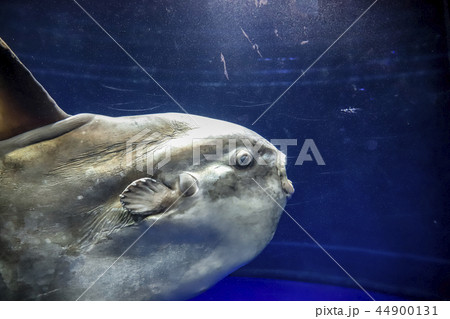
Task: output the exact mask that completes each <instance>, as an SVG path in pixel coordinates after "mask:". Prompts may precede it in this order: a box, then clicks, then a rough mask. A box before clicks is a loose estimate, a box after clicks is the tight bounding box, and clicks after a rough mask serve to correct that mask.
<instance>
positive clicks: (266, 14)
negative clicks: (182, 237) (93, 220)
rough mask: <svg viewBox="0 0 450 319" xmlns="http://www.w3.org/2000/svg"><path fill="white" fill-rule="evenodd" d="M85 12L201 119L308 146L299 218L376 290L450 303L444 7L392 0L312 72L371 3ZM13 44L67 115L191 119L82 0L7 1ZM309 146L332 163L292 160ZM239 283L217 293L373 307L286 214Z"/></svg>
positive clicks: (2, 31)
mask: <svg viewBox="0 0 450 319" xmlns="http://www.w3.org/2000/svg"><path fill="white" fill-rule="evenodd" d="M272 2H273V3H272ZM79 3H80V4H81V5H82V6H83V7H85V9H86V10H87V11H88V12H89V13H90V14H91V15H92V16H93V17H95V18H96V19H97V21H98V22H99V23H100V24H101V25H102V26H103V27H104V28H105V29H106V30H107V31H108V32H110V34H111V35H112V36H113V37H114V38H115V39H116V40H117V42H118V43H120V44H121V45H122V46H123V47H124V48H126V50H128V52H129V53H130V55H132V56H133V57H134V58H135V59H136V61H138V62H139V63H140V64H141V65H142V66H143V67H144V68H145V69H146V70H147V71H148V72H149V73H150V74H151V75H152V76H153V77H154V78H155V79H157V80H158V81H159V82H160V84H161V85H162V86H163V87H164V88H165V89H166V90H167V91H168V92H170V94H171V95H172V96H173V97H174V98H175V99H176V100H177V102H179V103H180V104H181V105H182V106H183V107H184V108H185V109H186V110H187V111H188V112H190V113H193V114H199V115H204V116H210V117H214V118H219V119H223V120H227V121H231V122H234V123H238V124H241V125H244V126H246V127H249V128H251V129H253V130H255V131H256V132H258V133H260V134H261V135H263V136H264V137H266V138H267V139H274V138H277V139H281V138H284V139H286V138H288V139H297V144H298V145H297V146H291V147H289V148H288V176H289V178H290V179H291V180H292V181H293V183H294V187H295V189H296V193H295V194H294V196H293V198H292V199H291V200H290V201H289V202H288V204H287V206H286V210H287V211H288V212H289V213H290V214H291V215H292V217H294V218H295V219H296V221H297V222H298V223H299V224H300V225H301V226H302V227H303V228H304V229H305V230H307V231H308V233H309V234H310V235H311V236H312V237H314V238H315V239H316V240H317V242H319V243H320V244H321V245H322V246H323V248H324V249H325V250H326V251H327V252H328V253H329V254H330V255H331V256H333V258H334V259H335V260H336V261H337V262H338V263H339V264H340V265H341V266H342V267H343V268H344V269H345V270H346V271H347V272H348V273H349V274H351V276H352V277H353V278H355V279H356V280H357V281H358V283H360V284H361V285H362V286H363V287H365V288H366V289H367V290H370V291H373V292H374V293H376V292H378V293H384V294H387V295H388V296H397V297H392V298H405V299H413V300H414V299H449V298H450V251H449V247H450V243H449V235H450V231H449V226H450V218H449V217H448V216H450V215H449V196H448V191H447V189H448V184H449V183H448V182H449V149H450V148H449V146H450V145H449V134H450V129H449V123H450V121H449V120H450V117H449V108H448V106H449V105H450V103H449V100H450V99H449V92H450V85H449V83H450V81H449V69H450V68H449V50H448V42H447V40H446V37H448V33H447V32H448V25H450V24H449V23H448V21H447V29H446V21H445V20H446V17H445V14H444V13H445V10H444V8H443V4H442V2H441V1H426V2H425V1H418V0H417V1H415V0H411V1H379V2H378V3H376V4H375V5H374V6H373V8H371V9H370V10H369V11H368V12H367V13H366V14H365V15H364V16H363V17H362V18H361V19H360V20H359V21H358V22H357V23H356V24H355V26H354V27H353V28H351V29H350V30H349V31H348V32H347V33H346V34H345V35H343V36H342V38H340V40H339V41H338V42H336V44H335V45H334V46H333V47H332V48H330V50H329V51H327V52H326V54H324V55H323V57H321V58H320V59H319V60H318V61H317V63H315V64H314V65H313V66H312V67H311V68H309V67H310V66H311V64H312V63H313V62H314V61H315V60H316V59H317V58H318V57H319V56H320V55H321V54H322V53H323V52H324V51H325V50H326V49H327V48H328V47H329V46H330V44H332V43H333V42H334V41H335V40H336V39H337V38H338V37H339V36H340V35H342V33H343V32H344V31H345V30H346V29H347V28H348V26H350V25H351V23H352V22H354V21H355V19H356V18H357V17H358V16H359V15H360V14H361V13H362V12H363V11H364V10H365V9H367V8H368V7H369V5H370V4H371V3H372V1H359V0H358V1H357V0H350V1H345V2H342V3H341V2H338V1H313V0H297V1H287V0H286V1H277V2H275V1H270V0H269V1H268V4H267V5H262V6H261V7H257V6H255V3H254V1H242V2H239V3H237V2H234V1H219V0H210V1H194V0H191V1H163V0H161V1H146V0H132V1H127V2H123V1H104V0H99V1H87V0H80V1H79ZM447 20H448V16H447ZM244 33H245V34H244ZM245 35H247V37H248V39H247V38H246V36H245ZM0 36H1V37H2V38H3V39H4V40H5V41H6V42H7V43H8V44H9V45H10V46H11V47H12V48H13V50H14V51H15V52H16V53H17V54H18V56H19V57H20V58H21V60H22V61H23V62H24V63H25V64H26V65H27V66H28V67H29V68H30V70H31V71H32V72H33V74H34V75H35V76H36V78H37V79H38V80H39V81H40V82H41V83H42V84H43V85H44V87H46V88H47V90H48V91H49V92H50V94H51V95H52V96H53V97H54V99H55V100H56V101H57V102H58V104H59V105H60V106H61V107H62V108H63V109H64V110H65V111H66V112H68V113H71V114H76V113H81V112H91V113H100V114H105V115H110V116H124V115H135V114H146V113H157V112H181V110H180V108H179V106H177V105H176V104H175V103H174V102H173V100H172V99H171V98H169V97H168V96H167V95H166V94H165V93H164V92H162V91H161V89H160V88H159V87H158V86H157V85H156V84H155V83H154V82H153V81H152V80H151V79H150V78H149V77H148V76H147V75H146V74H145V73H144V72H142V70H141V69H140V68H139V67H138V66H137V65H136V64H135V63H134V62H133V61H131V60H130V58H129V57H128V56H127V55H126V54H124V52H122V51H121V50H120V48H119V47H118V46H117V44H116V43H114V42H113V41H112V40H111V39H110V38H109V37H108V36H107V35H105V33H104V32H103V31H102V30H100V29H99V27H98V26H97V25H96V24H95V23H94V22H93V21H92V20H91V19H90V18H89V17H88V16H87V15H86V14H85V13H84V12H83V11H81V10H80V8H79V7H78V6H76V5H75V4H74V3H73V2H72V1H69V0H67V1H56V0H55V1H51V0H43V1H39V2H36V1H31V0H30V1H25V0H19V1H14V2H9V1H8V2H5V3H3V2H2V4H1V10H0ZM254 44H257V47H254V46H253V45H254ZM221 54H222V55H223V57H224V59H225V61H226V67H227V74H228V79H227V78H226V76H225V74H224V65H223V62H222V61H221ZM308 68H309V69H308ZM305 70H307V72H306V73H305V75H304V76H303V77H302V78H301V79H300V80H299V81H298V82H297V83H296V84H295V85H294V86H292V88H291V89H289V90H288V91H287V93H286V94H284V95H283V97H282V98H280V99H279V100H278V102H277V103H276V104H275V105H274V106H273V107H272V108H271V109H270V110H269V111H268V112H267V113H266V114H265V115H264V116H263V117H261V119H260V120H258V121H257V122H256V123H255V124H254V125H252V123H254V121H255V120H256V119H257V118H258V117H259V116H260V115H261V114H262V113H263V112H264V110H265V109H266V108H267V107H268V106H269V105H270V104H272V102H274V101H275V100H276V99H277V98H278V97H279V96H280V95H281V94H282V93H283V92H284V91H285V90H286V89H287V88H288V87H289V85H291V84H292V83H293V81H294V80H296V79H297V78H298V77H299V76H300V75H301V74H302V72H303V71H305ZM305 139H313V140H314V142H315V144H316V145H317V148H318V150H319V151H320V154H321V155H322V157H323V160H324V161H325V163H326V165H324V166H319V165H317V164H316V163H315V162H314V161H312V162H305V163H304V164H303V165H301V166H299V165H297V166H296V165H294V164H295V161H296V158H297V157H298V154H299V152H300V149H301V145H302V144H303V141H304V140H305ZM233 276H234V277H232V278H228V279H226V281H225V282H222V283H219V285H218V286H216V287H215V288H213V290H211V292H210V293H211V295H208V293H209V292H207V293H206V295H204V298H205V299H211V298H212V299H215V298H217V299H230V298H232V299H233V298H235V299H282V300H294V299H295V300H311V299H313V300H318V299H327V300H333V299H334V298H335V299H336V300H337V299H339V300H344V299H352V300H353V299H363V297H364V295H363V294H361V291H355V289H357V286H356V284H355V282H354V281H353V280H352V279H350V278H349V277H348V276H347V275H346V274H345V273H344V272H343V271H342V269H341V268H340V267H339V266H338V265H336V263H335V262H334V261H333V260H331V259H330V257H329V256H327V255H326V254H325V253H324V251H323V250H322V249H321V248H319V247H318V246H317V244H316V243H314V242H313V241H312V240H311V238H310V237H309V236H308V235H307V234H305V232H304V231H303V230H302V229H300V228H299V226H298V225H296V224H295V223H294V222H293V221H292V220H291V219H290V218H289V217H288V216H287V215H283V216H282V218H281V221H280V224H279V227H278V231H277V233H276V235H275V237H274V239H273V241H272V243H271V244H270V245H269V246H268V247H267V249H265V250H264V251H263V252H262V254H261V255H260V256H258V257H257V258H256V259H255V260H254V261H253V262H251V263H250V264H248V265H246V266H244V267H243V268H241V269H240V270H237V271H236V273H234V274H233ZM239 277H242V278H250V277H251V278H260V279H261V280H260V281H258V280H256V279H242V280H240V279H238V278H239ZM302 282H303V283H302ZM305 282H309V284H307V283H305ZM269 283H270V284H269ZM314 284H315V286H314ZM268 285H270V286H271V287H275V288H274V291H276V293H273V292H271V290H270V289H267V287H268ZM233 289H235V290H233ZM229 290H230V291H231V290H233V291H238V292H239V291H242V293H240V292H239V293H234V294H233V296H231V297H230V295H229V294H227V291H229ZM227 296H228V297H227ZM199 298H200V297H199Z"/></svg>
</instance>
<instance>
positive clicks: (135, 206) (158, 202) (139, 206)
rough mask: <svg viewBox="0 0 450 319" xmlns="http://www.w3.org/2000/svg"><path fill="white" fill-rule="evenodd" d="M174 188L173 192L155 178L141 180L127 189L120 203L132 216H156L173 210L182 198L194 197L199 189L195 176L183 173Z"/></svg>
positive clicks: (121, 196)
mask: <svg viewBox="0 0 450 319" xmlns="http://www.w3.org/2000/svg"><path fill="white" fill-rule="evenodd" d="M174 188H175V190H172V189H171V188H169V187H168V186H166V185H164V184H163V183H161V182H159V181H157V180H155V179H153V178H148V177H146V178H141V179H138V180H136V181H134V182H133V183H131V184H130V185H128V186H127V188H125V190H124V191H123V192H122V194H120V202H121V204H122V206H123V208H125V209H126V210H127V211H129V212H130V213H131V214H132V215H136V216H150V215H156V214H160V213H164V212H166V211H168V210H169V209H171V208H172V207H173V206H174V204H175V203H176V202H177V201H179V200H181V198H182V197H190V196H193V195H194V194H195V193H197V191H198V188H199V187H198V181H197V179H196V178H195V177H194V176H192V175H191V174H189V173H182V174H180V175H179V176H178V183H177V184H176V185H175V187H174Z"/></svg>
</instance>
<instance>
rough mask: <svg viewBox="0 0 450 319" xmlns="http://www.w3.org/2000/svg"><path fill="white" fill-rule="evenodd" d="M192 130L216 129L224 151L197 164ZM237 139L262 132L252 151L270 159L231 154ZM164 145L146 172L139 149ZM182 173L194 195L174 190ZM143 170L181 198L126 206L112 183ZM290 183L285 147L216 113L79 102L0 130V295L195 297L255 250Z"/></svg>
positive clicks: (273, 223) (126, 181) (208, 132)
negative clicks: (78, 110) (41, 121)
mask: <svg viewBox="0 0 450 319" xmlns="http://www.w3.org/2000/svg"><path fill="white" fill-rule="evenodd" d="M74 123H75V124H74ZM144 130H145V132H146V134H145V136H143V137H141V140H143V139H145V144H146V145H148V147H146V148H145V151H143V152H142V154H140V155H139V154H135V155H136V156H134V157H133V159H132V163H131V165H130V163H129V161H128V160H127V159H129V158H130V157H129V152H127V147H126V145H127V144H126V143H127V141H128V140H130V139H131V138H133V137H134V136H136V134H140V133H141V132H143V131H144ZM200 139H211V140H212V141H219V140H220V141H222V143H223V145H224V152H223V156H222V157H221V158H217V159H215V160H213V161H208V160H205V159H204V158H203V157H202V161H201V162H200V163H199V164H198V165H194V164H193V162H194V160H193V148H194V147H195V145H197V144H196V143H200V142H199V141H200ZM243 139H248V140H250V141H251V142H252V144H253V145H255V144H257V142H259V143H262V146H261V147H260V148H259V150H258V152H257V154H252V155H253V156H254V157H260V158H261V159H263V160H264V162H265V163H266V164H267V165H260V164H259V163H258V162H257V161H255V160H254V163H252V165H249V166H248V167H244V168H242V167H237V166H236V165H233V164H230V161H229V158H230V156H231V157H232V156H233V154H234V153H235V152H237V151H238V150H242V149H245V150H246V147H245V145H243V142H242V140H243ZM230 140H236V148H235V147H234V145H232V144H229V141H230ZM137 142H139V141H137ZM164 147H165V148H170V150H171V159H170V161H169V162H168V163H167V164H166V165H164V166H163V167H161V168H159V169H156V170H155V171H154V172H153V174H151V176H149V175H148V174H147V173H146V171H147V168H148V167H147V162H146V161H145V160H144V159H145V158H148V156H149V155H152V156H153V157H154V163H158V162H159V161H160V160H162V159H163V158H164V157H165V153H164V152H162V151H161V150H162V149H163V148H164ZM208 152H209V153H211V150H209V151H208ZM208 152H206V153H208ZM249 152H250V153H251V150H249ZM138 168H139V169H138ZM182 174H189V176H192V178H194V179H195V180H196V181H197V182H198V190H196V192H195V193H194V194H189V195H190V196H183V195H182V192H181V191H180V188H181V186H180V185H181V184H180V176H182ZM148 177H151V178H152V179H153V180H154V181H155V183H158V185H160V186H161V189H163V187H166V188H167V194H172V195H173V196H174V198H175V197H176V198H177V201H176V202H174V201H173V200H172V201H171V202H170V203H171V205H170V206H168V205H166V206H168V207H165V206H164V205H163V206H162V207H163V208H165V210H164V209H163V210H161V209H159V210H158V213H155V214H150V215H148V216H146V215H139V214H137V213H136V212H134V211H133V210H128V209H126V207H124V206H123V205H122V203H121V196H120V195H121V194H123V193H124V190H126V189H127V187H128V186H129V185H130V184H131V183H133V182H134V181H137V180H139V179H142V178H148ZM255 181H256V182H257V183H258V184H259V185H261V186H262V188H264V190H265V191H263V190H262V189H261V187H260V186H258V185H257V184H256V183H255ZM292 193H293V188H292V184H291V183H290V182H289V181H288V180H287V177H286V171H285V156H284V155H283V154H282V153H281V152H279V151H278V150H277V149H276V148H275V147H274V146H273V145H272V144H270V143H269V142H268V141H266V140H265V139H264V138H262V137H261V136H259V135H258V134H256V133H254V132H253V131H251V130H248V129H246V128H244V127H242V126H239V125H236V124H232V123H228V122H224V121H219V120H214V119H210V118H204V117H199V116H189V115H186V114H176V113H172V114H154V115H146V116H136V117H121V118H111V117H106V116H100V115H89V114H83V115H76V116H72V117H69V118H68V119H64V120H62V121H59V122H57V123H55V124H52V125H48V126H43V127H40V128H37V129H34V130H31V131H28V132H26V133H23V134H21V135H18V136H15V137H12V138H10V139H7V140H4V141H0V274H1V278H0V297H1V298H2V299H13V300H19V299H20V300H76V299H78V298H79V297H80V296H81V298H80V300H183V299H188V298H191V297H193V296H195V295H197V294H199V293H201V292H202V291H204V290H206V289H208V288H209V287H211V286H212V285H214V284H215V283H216V282H217V281H219V280H221V279H222V278H224V277H225V276H226V275H228V274H229V273H231V272H233V271H234V270H236V269H237V268H239V267H241V266H242V265H244V264H246V263H248V262H249V261H250V260H252V259H253V258H254V257H255V256H257V255H258V254H259V253H260V252H261V250H262V249H263V248H264V247H265V246H266V245H267V244H268V243H269V241H270V240H271V239H272V237H273V235H274V233H275V230H276V227H277V224H278V220H279V218H280V215H281V212H282V208H281V207H284V205H285V203H286V199H287V197H288V196H289V195H290V194H292ZM124 194H126V193H124ZM161 194H164V193H162V192H159V193H158V192H157V193H156V195H161ZM267 194H269V195H270V197H272V199H271V198H270V197H269V196H268V195H267ZM156 195H155V196H156ZM172 195H170V196H172ZM175 195H176V196H175ZM161 196H163V195H161ZM164 196H165V195H164ZM167 196H169V195H167ZM155 198H157V197H155ZM145 200H146V199H145V198H144V202H145ZM155 201H156V200H155ZM159 202H164V201H158V203H159ZM148 203H149V204H148V205H149V206H151V205H153V204H152V203H153V201H152V199H149V200H148ZM161 205H162V204H161ZM150 208H151V209H153V210H151V209H150ZM150 208H149V211H156V210H155V209H154V207H150ZM138 238H139V240H138V241H136V239H138ZM135 241H136V242H135ZM133 243H134V244H133ZM132 244H133V245H132ZM131 245H132V247H131V248H130V249H129V250H127V249H128V248H129V247H130V246H131ZM125 251H126V252H125ZM124 252H125V253H124ZM119 257H120V258H119ZM101 275H102V276H101ZM93 283H95V284H94V285H92V284H93ZM91 286H92V287H91ZM89 287H91V288H90V289H88V288H89ZM86 289H88V290H87V291H86Z"/></svg>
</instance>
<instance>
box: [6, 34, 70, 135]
mask: <svg viewBox="0 0 450 319" xmlns="http://www.w3.org/2000/svg"><path fill="white" fill-rule="evenodd" d="M67 117H69V115H67V114H66V113H65V112H64V111H63V110H61V109H60V108H59V107H58V105H57V104H56V102H55V101H54V100H53V99H52V98H51V96H50V95H49V94H48V93H47V91H46V90H45V89H44V88H43V87H42V85H41V84H40V83H39V82H38V81H37V80H36V79H35V78H34V76H33V75H32V74H31V72H30V71H29V70H28V69H27V68H26V67H25V66H24V65H23V64H22V62H20V60H19V59H18V58H17V56H16V55H15V54H14V52H12V50H11V49H10V48H9V47H8V45H7V44H6V43H5V42H4V41H3V40H2V39H1V38H0V141H2V140H5V139H8V138H11V137H13V136H16V135H19V134H21V133H24V132H27V131H29V130H32V129H35V128H38V127H41V126H45V125H48V124H51V123H55V122H57V121H60V120H62V119H65V118H67Z"/></svg>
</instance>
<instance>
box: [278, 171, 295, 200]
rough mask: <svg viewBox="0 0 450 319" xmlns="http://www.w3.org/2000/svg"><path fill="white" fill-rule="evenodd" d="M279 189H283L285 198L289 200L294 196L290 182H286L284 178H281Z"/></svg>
mask: <svg viewBox="0 0 450 319" xmlns="http://www.w3.org/2000/svg"><path fill="white" fill-rule="evenodd" d="M281 187H282V188H283V191H284V192H285V193H286V197H287V198H290V197H291V196H292V194H294V192H295V189H294V186H293V185H292V182H291V181H290V180H288V179H287V177H286V176H284V177H282V179H281Z"/></svg>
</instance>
